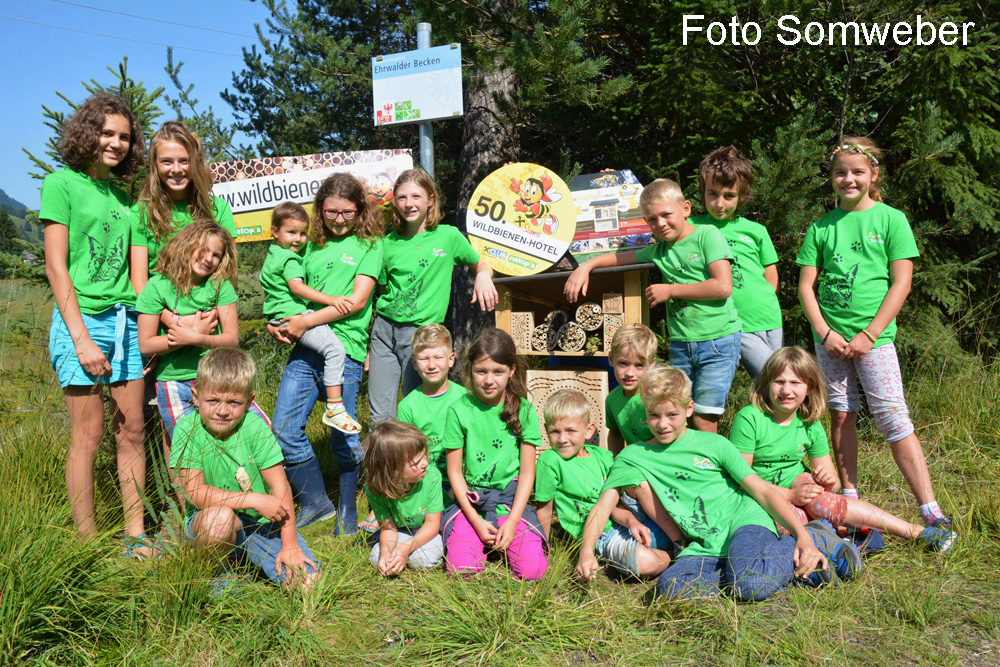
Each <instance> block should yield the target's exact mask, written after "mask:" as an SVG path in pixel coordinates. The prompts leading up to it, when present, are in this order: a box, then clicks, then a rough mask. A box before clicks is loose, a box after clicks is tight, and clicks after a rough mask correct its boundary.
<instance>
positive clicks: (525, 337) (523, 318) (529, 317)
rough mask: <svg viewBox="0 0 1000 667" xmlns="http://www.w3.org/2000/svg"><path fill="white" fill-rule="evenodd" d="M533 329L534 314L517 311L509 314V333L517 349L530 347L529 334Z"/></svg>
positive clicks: (528, 348)
mask: <svg viewBox="0 0 1000 667" xmlns="http://www.w3.org/2000/svg"><path fill="white" fill-rule="evenodd" d="M534 330H535V314H534V313H532V312H530V311H527V312H517V313H511V314H510V335H511V338H513V339H514V345H516V346H517V349H519V350H530V349H531V334H532V332H534Z"/></svg>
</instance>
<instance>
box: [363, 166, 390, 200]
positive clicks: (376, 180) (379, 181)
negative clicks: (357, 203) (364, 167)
mask: <svg viewBox="0 0 1000 667" xmlns="http://www.w3.org/2000/svg"><path fill="white" fill-rule="evenodd" d="M395 180H396V168H395V167H389V168H388V169H386V170H385V171H380V172H379V173H377V174H375V175H374V176H372V177H371V178H370V179H369V181H368V190H369V191H370V192H371V195H372V199H374V200H375V204H376V205H377V206H378V207H379V208H382V209H385V208H386V207H388V206H389V204H390V203H392V184H393V182H395Z"/></svg>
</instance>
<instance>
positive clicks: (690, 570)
mask: <svg viewBox="0 0 1000 667" xmlns="http://www.w3.org/2000/svg"><path fill="white" fill-rule="evenodd" d="M794 555H795V538H793V537H791V536H790V535H785V536H783V537H778V536H777V535H775V534H774V532H773V531H772V530H771V529H769V528H765V527H763V526H753V525H751V526H742V527H741V528H738V529H736V531H735V532H734V533H733V535H732V537H731V538H730V539H729V553H728V554H727V556H726V557H725V558H720V557H711V556H685V555H684V554H683V552H682V553H681V557H680V558H678V559H677V560H676V561H674V562H673V563H672V564H671V565H670V567H668V568H667V569H666V570H664V572H663V574H661V575H660V578H659V579H658V580H657V582H656V594H657V595H666V596H667V597H668V598H669V599H673V600H683V599H689V598H699V597H714V596H716V595H718V594H719V589H720V587H723V586H724V587H726V588H729V589H731V590H732V593H733V595H734V596H735V597H736V599H737V600H740V601H743V602H749V601H753V602H760V601H761V600H766V599H767V598H769V597H771V596H772V595H774V594H775V593H777V592H778V591H780V590H782V589H783V588H785V585H786V584H788V582H789V581H791V579H792V577H793V576H794V575H795V565H794V562H793V557H794Z"/></svg>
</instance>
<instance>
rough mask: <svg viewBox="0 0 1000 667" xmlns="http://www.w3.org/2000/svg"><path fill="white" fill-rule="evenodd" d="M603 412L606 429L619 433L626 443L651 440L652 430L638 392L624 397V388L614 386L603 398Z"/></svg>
mask: <svg viewBox="0 0 1000 667" xmlns="http://www.w3.org/2000/svg"><path fill="white" fill-rule="evenodd" d="M604 414H605V415H607V422H608V429H610V430H612V431H618V432H619V433H621V434H622V439H623V440H624V441H625V444H626V445H631V444H632V443H633V442H646V441H648V440H652V438H653V432H652V431H650V430H649V423H648V422H647V421H646V406H644V405H643V404H642V396H640V395H639V392H635V394H633V395H632V397H631V398H626V397H625V390H624V389H622V388H621V387H620V386H618V387H615V388H614V389H612V390H611V393H610V394H608V395H607V396H606V397H605V399H604Z"/></svg>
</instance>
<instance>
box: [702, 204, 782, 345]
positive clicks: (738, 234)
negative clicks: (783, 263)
mask: <svg viewBox="0 0 1000 667" xmlns="http://www.w3.org/2000/svg"><path fill="white" fill-rule="evenodd" d="M690 222H691V224H692V225H711V226H712V227H715V228H716V229H718V230H719V231H720V232H722V236H723V237H724V238H725V239H726V243H728V244H729V249H730V251H731V252H732V253H733V305H735V306H736V312H737V313H739V315H740V319H741V320H742V321H743V331H744V333H749V332H753V331H770V330H771V329H780V328H781V306H779V305H778V295H777V294H775V293H774V287H772V286H771V284H770V283H769V282H767V281H766V280H764V267H765V266H770V265H771V264H777V263H778V253H777V252H775V250H774V243H772V242H771V235H770V234H768V233H767V228H766V227H764V225H761V224H758V223H756V222H752V221H750V220H747V219H746V218H744V217H742V216H740V217H738V218H736V219H735V220H716V219H715V218H713V217H712V216H711V215H709V214H707V213H706V214H705V215H700V216H698V217H697V218H691V220H690Z"/></svg>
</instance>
